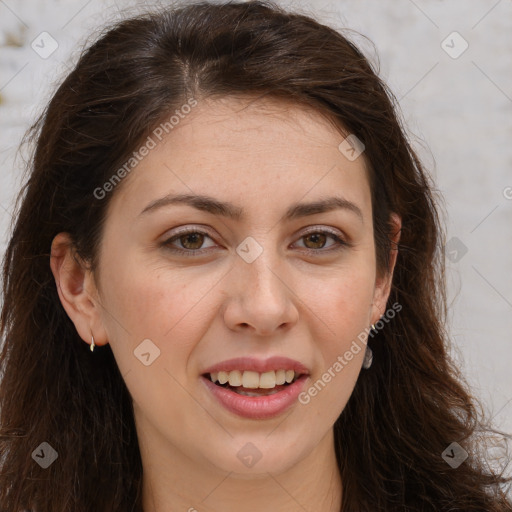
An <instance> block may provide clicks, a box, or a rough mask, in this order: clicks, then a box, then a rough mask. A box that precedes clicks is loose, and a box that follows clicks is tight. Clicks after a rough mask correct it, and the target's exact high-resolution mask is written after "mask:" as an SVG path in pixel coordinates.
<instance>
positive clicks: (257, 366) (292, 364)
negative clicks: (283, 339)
mask: <svg viewBox="0 0 512 512" xmlns="http://www.w3.org/2000/svg"><path fill="white" fill-rule="evenodd" d="M232 370H240V371H245V370H248V371H253V372H258V373H264V372H270V371H272V370H274V371H275V370H295V373H299V374H306V375H309V370H308V368H307V367H306V366H304V365H303V364H302V363H300V362H299V361H295V360H294V359H290V358H289V357H283V356H275V357H270V358H268V359H256V358H254V357H237V358H235V359H228V360H227V361H222V362H221V363H217V364H215V365H213V366H210V367H209V368H206V369H205V370H204V371H203V372H202V373H203V374H205V373H213V372H222V371H224V372H230V371H232Z"/></svg>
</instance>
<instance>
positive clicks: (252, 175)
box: [112, 97, 369, 213]
mask: <svg viewBox="0 0 512 512" xmlns="http://www.w3.org/2000/svg"><path fill="white" fill-rule="evenodd" d="M345 136H346V134H345V133H343V131H342V130H341V129H340V128H339V127H337V126H336V125H335V124H334V123H333V122H332V121H331V120H329V119H328V118H327V117H326V116H323V115H322V114H320V113H319V112H317V111H316V110H314V109H312V108H308V107H306V106H303V105H299V104H294V103H292V102H288V101H281V100H276V99H274V98H264V99H261V98H260V99H253V98H247V97H245V98H232V97H228V98H223V99H216V100H212V99H208V100H199V101H198V104H197V106H196V107H194V109H192V110H191V111H190V113H188V114H187V115H183V116H182V117H180V120H179V122H178V123H177V124H175V125H174V126H173V128H172V130H169V133H164V134H163V136H162V135H160V139H161V140H159V139H158V138H157V137H155V136H154V135H153V136H152V139H154V142H155V145H154V148H153V149H151V150H150V151H149V153H148V154H147V156H145V157H144V158H143V159H142V160H141V161H140V163H138V164H137V166H136V167H135V168H134V170H133V171H132V172H131V173H130V174H129V176H127V177H126V178H124V180H123V183H122V186H121V187H120V190H118V191H116V192H117V193H116V194H115V197H114V198H113V199H112V203H113V206H112V207H116V204H117V203H122V207H123V208H124V209H125V210H126V209H129V210H133V209H138V212H137V213H140V211H141V209H142V208H143V207H144V206H145V204H146V203H148V202H150V201H152V200H154V199H156V198H158V197H161V196H163V195H165V194H168V193H180V194H183V193H189V194H204V195H216V196H217V197H219V199H224V200H230V201H231V202H234V203H237V202H238V203H239V204H242V203H246V202H247V201H248V200H250V199H254V198H258V204H259V205H260V206H262V205H264V204H267V205H271V204H275V202H276V201H279V202H281V203H282V202H288V200H287V198H289V199H290V202H296V201H299V200H300V199H302V198H303V197H305V196H307V197H305V199H309V200H314V199H317V198H318V197H320V196H322V195H325V194H326V193H332V192H335V190H334V189H336V190H337V191H340V192H342V193H345V195H349V196H351V198H350V199H351V200H352V201H355V202H356V201H359V202H360V203H361V207H364V204H365V203H366V202H367V201H368V199H369V185H368V181H367V170H366V163H365V160H364V155H361V157H359V158H357V159H356V160H354V161H351V160H349V159H347V158H346V157H345V156H344V154H343V153H342V152H341V151H340V149H339V148H338V146H339V145H340V143H341V142H342V141H343V139H344V138H345ZM213 192H215V194H213ZM125 213H127V212H125Z"/></svg>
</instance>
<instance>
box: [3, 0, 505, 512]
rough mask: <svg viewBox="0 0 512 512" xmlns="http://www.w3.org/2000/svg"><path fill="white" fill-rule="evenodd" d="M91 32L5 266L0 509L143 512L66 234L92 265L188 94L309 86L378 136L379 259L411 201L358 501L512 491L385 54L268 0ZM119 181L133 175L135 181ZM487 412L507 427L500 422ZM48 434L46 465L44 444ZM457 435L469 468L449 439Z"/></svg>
mask: <svg viewBox="0 0 512 512" xmlns="http://www.w3.org/2000/svg"><path fill="white" fill-rule="evenodd" d="M109 28H110V29H109V30H108V31H107V32H105V33H104V34H102V35H101V37H99V38H98V40H97V41H96V42H95V43H94V44H92V45H90V47H89V48H87V49H86V50H85V51H84V52H83V54H82V55H81V56H80V58H79V60H78V63H77V64H76V66H75V67H74V69H73V70H72V72H71V73H70V74H69V75H68V76H67V77H66V78H65V80H64V81H63V83H62V84H61V85H60V87H59V88H58V90H57V91H56V93H55V94H54V96H53V98H52V99H51V101H50V102H49V104H48V106H47V107H46V109H45V111H44V112H43V114H42V115H41V116H40V117H39V118H38V120H37V121H36V122H35V123H34V124H33V126H32V127H31V128H30V130H29V131H28V132H27V134H26V138H25V142H26V141H28V142H34V141H35V147H34V150H33V153H32V155H31V158H30V164H29V167H28V169H27V170H28V178H27V180H26V183H25V185H24V187H23V189H22V190H21V192H20V195H19V197H18V202H17V205H16V213H15V220H14V224H13V229H12V236H11V238H10V241H9V244H8V248H7V251H6V254H5V259H4V266H3V300H4V303H3V308H2V312H1V334H2V338H3V348H2V352H1V354H0V371H1V374H2V381H1V387H0V450H1V451H0V510H1V511H2V512H19V511H20V510H22V509H25V508H34V509H35V510H37V512H70V511H72V512H90V511H91V510H94V511H119V512H126V511H134V512H141V511H142V505H141V488H142V464H141V458H140V453H139V446H138V441H137V435H136V429H135V424H134V418H133V409H132V402H131V397H130V394H129V392H128V390H127V388H126V386H125V383H124V381H123V378H122V375H121V374H120V372H119V370H118V367H117V365H116V361H115V359H114V356H113V353H112V351H111V349H110V347H109V345H106V346H104V347H99V348H97V349H96V351H95V352H94V354H93V355H91V353H90V351H89V347H88V345H87V344H86V343H84V342H83V341H82V340H81V338H80V337H79V335H78V333H77V331H76V329H75V327H74V325H73V323H72V322H71V320H70V319H69V317H68V316H67V314H66V312H65V310H64V309H63V307H62V305H61V303H60V300H59V297H58V294H57V290H56V284H55V280H54V278H53V275H52V273H51V269H50V264H49V258H50V246H51V242H52V240H53V238H54V237H55V235H56V234H57V233H59V232H67V233H69V234H70V235H71V239H72V241H73V245H74V248H75V249H76V254H77V255H79V256H80V257H81V258H82V259H83V260H84V261H86V262H88V263H89V264H90V266H91V268H92V269H93V271H94V270H95V269H96V268H97V264H98V260H97V257H98V247H99V243H100V241H101V236H102V226H103V223H104V221H105V215H106V209H107V207H108V204H109V201H110V199H111V197H112V195H113V194H115V193H116V191H117V189H116V190H114V191H113V192H111V193H110V194H107V196H106V197H105V198H103V199H101V200H100V199H98V197H97V194H96V195H95V193H94V192H95V190H97V189H98V187H102V185H103V184H104V183H106V182H107V181H108V180H109V179H110V178H111V177H112V175H113V174H114V172H115V171H116V170H117V169H119V168H120V167H121V166H122V164H123V163H124V162H126V160H127V159H128V158H129V156H130V155H131V154H132V153H133V151H134V150H135V149H136V148H138V147H139V146H140V144H141V141H144V140H145V139H146V138H147V136H148V134H150V133H151V131H152V130H153V129H154V127H155V126H158V124H159V123H160V122H161V121H162V119H163V118H164V117H165V116H168V115H169V112H172V111H174V110H175V109H176V108H178V107H179V106H180V105H182V104H183V103H185V102H186V100H187V98H190V97H194V98H213V97H217V98H220V97H226V96H229V95H256V96H261V97H263V96H270V97H275V98H281V99H286V100H291V101H294V102H295V103H297V104H301V105H307V106H312V107H313V108H315V109H316V111H318V112H320V113H322V114H324V115H326V116H328V117H329V118H330V119H333V120H334V121H335V123H336V124H337V126H338V127H339V128H340V130H345V131H347V130H348V132H350V133H353V134H355V135H356V136H357V137H358V139H360V140H361V141H363V143H364V144H365V152H364V156H365V158H366V161H367V163H368V164H369V171H370V174H369V177H370V185H371V193H372V211H373V213H372V214H373V223H374V230H375V231H374V237H375V245H376V251H377V266H378V271H379V272H380V273H384V272H386V271H387V269H388V255H389V252H390V250H391V249H392V245H391V242H390V237H391V235H392V233H391V232H390V226H391V225H390V224H389V223H388V220H389V216H390V213H391V212H396V213H398V214H399V215H400V216H401V218H402V228H401V237H400V242H399V245H398V258H397V262H396V267H395V272H394V277H393V285H392V290H391V294H390V297H389V301H388V302H389V304H394V303H398V304H400V305H401V311H400V313H399V314H397V315H396V316H395V318H394V319H393V320H392V322H390V324H389V325H388V326H386V327H385V328H384V329H381V330H379V331H378V332H377V333H376V334H375V335H374V336H373V337H371V339H370V340H369V344H370V346H371V348H372V349H373V352H374V357H375V363H374V364H373V366H372V367H371V368H370V369H369V370H368V371H363V372H362V373H361V374H360V376H359V379H358V381H357V384H356V386H355V389H354V391H353V393H352V395H351V397H350V400H349V402H348V404H347V405H346V407H345V409H344V410H343V412H342V414H341V415H340V417H339V418H338V420H337V421H336V423H335V425H334V431H335V443H336V445H335V448H336V456H337V460H338V463H339V467H340V471H341V477H342V484H343V504H342V510H343V511H345V512H348V511H350V512H354V511H371V512H375V511H377V510H378V511H382V512H385V511H403V512H405V511H408V512H412V511H418V512H420V511H423V512H426V511H437V512H439V511H465V512H469V511H479V512H481V511H484V510H485V511H492V512H504V511H512V504H511V503H510V502H509V501H507V498H506V496H505V493H504V492H503V489H502V485H503V484H505V483H507V482H508V481H509V480H510V479H505V478H504V477H503V475H501V476H500V475H498V474H494V472H493V471H491V470H490V468H488V467H487V465H486V463H485V460H484V457H483V456H482V455H481V454H480V452H479V451H478V450H477V443H476V434H478V433H479V432H486V431H487V429H486V428H484V427H485V426H486V425H484V423H483V416H484V413H483V411H482V410H480V411H479V410H478V409H481V406H480V405H479V404H478V402H477V400H476V399H475V398H473V397H472V396H471V395H470V393H469V391H468V387H467V384H466V383H465V381H464V380H463V377H462V376H461V375H460V373H459V371H458V369H457V368H456V367H455V365H454V364H453V363H452V362H451V360H450V358H449V356H448V354H447V348H446V347H447V342H448V334H447V332H446V331H445V321H446V296H445V289H444V286H445V285H444V256H443V250H442V248H443V243H444V232H443V229H444V228H443V226H442V223H441V221H440V216H439V211H438V210H439V204H440V198H439V197H437V196H438V194H437V192H436V191H435V188H434V185H433V184H432V182H431V179H430V178H429V176H428V174H427V173H426V171H425V170H424V169H423V167H422V164H421V162H420V161H419V160H418V158H417V156H416V154H415V153H414V151H413V149H412V148H411V146H410V144H409V142H408V139H407V136H406V134H405V131H404V128H403V123H402V122H401V117H400V115H399V113H398V112H399V111H398V108H397V104H396V100H395V99H394V97H393V95H392V94H391V93H390V92H389V91H388V89H387V88H386V86H385V84H383V83H382V81H381V80H380V79H379V78H378V75H377V73H378V71H377V70H376V69H374V67H373V66H372V65H371V64H370V63H369V62H368V61H367V59H366V58H365V57H364V56H363V54H362V53H361V52H360V51H359V50H358V48H357V47H356V46H355V45H354V44H353V43H352V42H350V40H348V39H347V38H345V37H344V36H343V35H342V34H341V33H339V32H337V31H335V30H334V29H332V28H329V27H327V26H324V25H322V24H320V23H318V22H317V21H315V20H314V19H312V18H311V17H309V16H305V15H303V14H298V13H292V12H288V11H285V10H284V9H283V8H281V7H279V6H277V5H275V4H273V3H271V2H265V1H249V2H231V3H227V4H210V3H206V2H203V3H194V4H187V5H183V6H179V7H178V8H173V9H169V8H168V9H161V10H153V11H151V12H149V13H144V14H141V15H137V16H134V17H132V18H129V19H125V20H123V21H120V22H117V23H116V24H115V25H113V26H111V27H109ZM121 186H122V183H120V184H119V185H118V187H121ZM487 428H490V427H489V426H488V425H487ZM44 442H46V443H48V444H49V445H50V446H51V447H52V448H53V449H54V450H55V451H56V452H57V454H58V459H57V460H56V462H55V463H53V464H52V465H51V466H50V467H48V468H47V469H44V468H42V467H41V466H40V465H39V464H36V462H35V459H34V456H33V452H34V451H35V450H36V449H39V450H40V449H41V448H40V445H41V443H44ZM452 442H456V443H458V444H459V445H460V446H461V447H463V448H464V449H465V450H466V451H467V452H468V454H469V458H468V459H467V460H466V461H465V462H463V463H462V464H460V465H459V466H458V467H457V468H453V467H451V466H450V465H449V464H448V463H447V462H446V461H445V460H444V458H443V457H442V453H443V452H444V450H445V449H446V448H447V447H448V446H449V445H450V444H451V443H452Z"/></svg>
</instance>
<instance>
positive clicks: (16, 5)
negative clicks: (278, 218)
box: [0, 0, 512, 434]
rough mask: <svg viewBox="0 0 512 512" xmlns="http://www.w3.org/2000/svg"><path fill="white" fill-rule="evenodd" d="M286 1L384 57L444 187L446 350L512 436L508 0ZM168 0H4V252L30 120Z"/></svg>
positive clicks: (0, 35)
mask: <svg viewBox="0 0 512 512" xmlns="http://www.w3.org/2000/svg"><path fill="white" fill-rule="evenodd" d="M182 3H185V2H182ZM277 3H279V4H280V5H282V6H284V7H291V8H292V9H294V10H299V11H301V12H303V13H305V14H310V15H313V16H315V17H317V18H318V19H320V20H321V21H323V22H325V23H327V24H329V25H331V26H332V27H334V28H336V29H342V30H345V31H346V30H348V31H347V32H345V35H348V36H349V37H350V38H351V39H352V40H353V41H354V42H355V43H356V44H358V45H359V46H360V47H361V49H362V50H363V51H364V53H365V54H366V55H367V56H368V57H369V59H370V60H371V61H372V62H373V63H374V65H376V66H377V64H378V61H380V75H381V77H382V78H383V79H384V80H385V81H386V82H387V83H388V85H389V86H390V87H391V90H392V91H393V92H394V94H395V96H396V98H397V100H398V101H399V105H400V107H401V111H402V114H403V118H404V120H405V124H406V127H407V130H408V132H409V134H410V137H411V141H412V143H413V146H414V147H415V148H416V149H417V150H418V151H419V153H420V156H421V158H422V159H423V161H424V163H425V165H426V167H427V168H428V169H429V171H430V173H431V174H432V177H433V178H434V181H435V183H436V186H437V189H438V190H439V192H440V193H441V194H442V196H443V197H444V204H442V205H441V213H442V216H443V220H444V222H445V225H446V230H447V238H446V242H447V243H446V246H445V255H446V262H447V284H448V297H449V307H450V309H449V316H450V318H449V325H448V330H449V332H450V338H451V346H450V350H451V352H452V355H453V357H454V359H455V360H456V361H457V363H458V364H459V365H460V367H461V368H462V370H463V372H464V373H465V375H466V376H467V380H468V382H469V384H470V385H471V386H472V389H473V393H474V394H475V396H477V397H478V398H479V399H480V400H481V401H482V404H483V405H484V408H485V411H486V413H487V415H488V417H489V418H492V419H493V422H494V424H495V425H496V427H498V428H501V429H503V430H505V431H506V432H508V433H511V434H512V377H511V374H512V369H511V364H512V60H511V55H512V2H511V1H510V0H451V1H441V0H415V1H413V0H392V1H391V0H357V1H356V0H336V1H330V2H328V1H321V0H309V1H293V2H291V1H288V2H284V1H278V2H277ZM166 4H168V3H166V2H161V3H159V4H155V3H151V4H149V3H146V2H129V1H123V0H118V1H106V0H65V1H64V0H30V1H29V0H0V129H1V131H0V255H2V256H3V253H4V251H5V246H6V243H7V239H8V230H9V224H10V221H11V213H12V211H13V206H14V199H15V194H16V193H17V191H18V190H19V188H20V185H21V183H22V169H23V159H22V158H21V155H18V156H16V153H17V149H18V145H19V143H20V141H21V138H22V136H23V134H24V132H25V130H26V129H27V128H28V126H29V125H30V123H31V122H32V121H33V120H34V119H35V117H36V115H37V114H38V113H39V112H41V111H42V109H43V108H44V105H45V104H46V102H47V101H48V100H49V98H50V96H51V94H52V91H54V90H55V88H56V87H57V86H58V84H59V83H60V81H61V80H62V79H63V77H64V76H65V74H66V73H67V72H68V69H70V66H72V65H73V64H74V63H75V62H76V60H77V58H78V56H79V54H80V51H81V49H82V47H83V45H84V44H87V43H88V41H89V42H90V41H91V40H93V39H95V38H96V37H97V35H98V34H99V32H100V30H101V27H103V26H104V24H105V23H107V22H110V21H114V20H115V19H116V18H118V17H120V16H122V15H123V14H124V15H127V14H131V13H136V12H138V11H139V10H141V9H142V8H144V6H151V5H166ZM352 31H355V32H352ZM371 42H373V43H374V45H375V46H373V45H372V43H371Z"/></svg>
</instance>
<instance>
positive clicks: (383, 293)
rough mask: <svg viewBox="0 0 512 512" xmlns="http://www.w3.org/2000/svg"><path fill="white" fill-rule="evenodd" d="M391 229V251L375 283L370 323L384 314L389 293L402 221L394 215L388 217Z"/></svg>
mask: <svg viewBox="0 0 512 512" xmlns="http://www.w3.org/2000/svg"><path fill="white" fill-rule="evenodd" d="M389 222H390V224H391V226H392V229H391V233H392V235H391V237H390V240H391V250H390V253H389V267H388V269H387V272H386V273H385V274H384V275H383V276H377V279H376V281H375V291H374V295H373V302H372V313H371V323H372V324H374V323H376V322H377V321H378V320H379V319H380V318H381V317H382V316H383V315H384V313H385V312H386V303H387V300H388V297H389V294H390V292H391V283H392V280H393V271H394V268H395V263H396V257H397V255H398V242H399V240H400V231H401V229H402V219H401V218H400V216H399V215H398V214H396V213H392V214H391V215H390V221H389Z"/></svg>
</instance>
